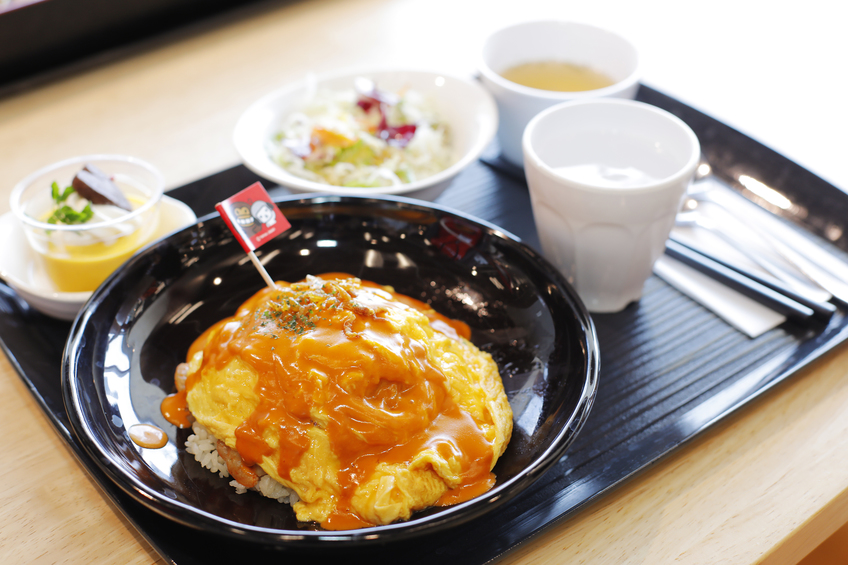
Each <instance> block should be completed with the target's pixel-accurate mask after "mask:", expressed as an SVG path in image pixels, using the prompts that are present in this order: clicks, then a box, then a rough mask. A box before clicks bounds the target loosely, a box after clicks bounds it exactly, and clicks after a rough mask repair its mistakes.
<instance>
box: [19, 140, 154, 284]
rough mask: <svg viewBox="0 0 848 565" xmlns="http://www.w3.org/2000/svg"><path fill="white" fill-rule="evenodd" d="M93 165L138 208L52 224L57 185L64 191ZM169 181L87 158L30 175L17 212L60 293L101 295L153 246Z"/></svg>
mask: <svg viewBox="0 0 848 565" xmlns="http://www.w3.org/2000/svg"><path fill="white" fill-rule="evenodd" d="M86 164H91V165H94V166H95V167H97V168H98V169H100V170H101V171H103V172H104V173H106V174H107V175H108V176H110V177H111V178H112V180H113V181H114V182H115V184H116V185H117V186H118V187H119V188H120V189H121V191H122V192H123V193H124V195H125V196H126V197H127V199H128V200H129V201H130V204H131V206H132V210H131V211H123V210H120V209H117V208H116V207H114V206H101V205H94V206H92V208H93V209H94V210H95V216H94V217H93V218H92V219H91V220H89V221H88V222H86V223H84V224H71V225H64V224H50V223H47V219H48V218H49V217H50V215H51V213H52V212H53V210H54V208H55V206H56V204H55V202H54V201H53V198H52V192H51V185H52V184H53V182H57V183H58V184H59V187H60V190H64V188H65V187H66V186H69V185H70V184H71V181H72V179H73V178H74V176H75V175H76V174H77V173H78V172H79V171H80V170H81V169H82V168H83V167H84V166H85V165H86ZM163 187H164V180H163V178H162V175H161V174H160V173H159V171H158V170H157V169H156V168H154V167H153V166H152V165H150V164H148V163H146V162H144V161H141V160H139V159H135V158H133V157H125V156H121V155H84V156H80V157H73V158H71V159H67V160H65V161H60V162H58V163H54V164H52V165H49V166H47V167H45V168H43V169H41V170H39V171H36V172H35V173H33V174H31V175H29V176H28V177H26V178H25V179H23V180H22V181H21V182H19V183H18V184H17V185H16V186H15V188H14V189H13V190H12V197H11V202H10V205H11V208H12V212H13V213H14V214H15V216H16V217H17V218H18V220H19V221H20V222H21V225H22V227H23V230H24V233H25V234H26V238H27V241H28V242H29V244H30V246H31V247H32V249H33V250H34V251H35V253H36V255H37V256H38V257H39V258H40V260H41V261H42V262H43V264H44V269H45V271H46V273H47V275H48V276H49V277H50V279H51V280H52V282H53V284H54V285H55V287H56V290H58V291H60V292H84V291H91V290H94V289H96V288H97V287H98V286H99V285H100V283H102V282H103V281H104V280H105V279H106V277H108V276H109V275H110V274H111V273H112V272H113V271H114V270H115V269H117V268H118V267H119V266H120V265H122V264H123V263H124V262H125V261H126V260H127V259H128V258H129V257H130V256H132V255H133V253H135V252H136V251H137V250H138V249H139V248H141V247H142V246H144V245H145V244H147V243H148V242H149V241H150V240H151V238H152V236H153V234H154V233H156V227H157V225H158V222H159V203H160V200H161V198H162V190H163Z"/></svg>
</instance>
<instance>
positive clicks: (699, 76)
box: [0, 0, 848, 565]
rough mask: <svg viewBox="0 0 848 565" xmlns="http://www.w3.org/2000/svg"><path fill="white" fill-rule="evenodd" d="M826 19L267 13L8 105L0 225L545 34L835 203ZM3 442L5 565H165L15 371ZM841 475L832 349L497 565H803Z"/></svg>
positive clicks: (846, 414)
mask: <svg viewBox="0 0 848 565" xmlns="http://www.w3.org/2000/svg"><path fill="white" fill-rule="evenodd" d="M835 6H836V3H828V2H825V1H812V2H805V3H804V4H803V5H799V6H795V7H794V8H792V9H791V10H789V9H788V8H787V9H783V8H780V7H778V6H777V5H776V4H774V3H766V2H755V1H746V0H736V1H730V0H716V1H714V2H711V3H699V5H697V6H695V5H694V4H692V3H681V2H675V1H672V0H645V1H643V2H638V3H637V2H629V1H626V0H610V1H599V2H568V1H541V0H538V1H537V0H525V1H522V2H484V1H482V0H473V1H472V0H468V1H464V0H315V1H309V2H298V3H276V4H275V3H271V4H268V5H267V6H266V7H263V8H261V9H251V10H250V11H247V12H245V13H243V14H240V15H238V16H237V17H227V18H223V19H221V20H219V21H218V22H216V23H215V24H214V25H204V26H198V27H196V28H194V29H192V30H190V31H188V32H183V33H179V34H174V35H171V36H169V37H167V38H164V39H160V40H157V41H151V42H149V43H148V44H147V45H145V46H144V47H143V48H140V49H135V50H131V51H127V52H125V53H123V54H122V55H121V56H120V57H118V58H117V59H115V60H112V61H110V62H107V63H100V64H94V65H92V66H89V67H87V68H83V69H78V70H76V71H75V72H73V73H70V74H68V75H67V76H64V77H61V78H56V79H54V80H51V81H48V82H46V83H44V84H40V85H38V86H35V87H32V88H28V89H25V90H22V91H20V92H18V93H16V94H13V95H9V96H6V97H5V98H0V162H2V166H0V213H5V212H6V211H8V209H9V206H8V193H9V191H10V190H11V188H12V186H13V185H14V184H15V183H16V182H17V181H18V180H20V179H21V178H22V177H24V176H25V175H26V174H28V173H29V172H31V171H33V170H35V169H36V168H39V167H41V166H43V165H46V164H48V163H50V162H53V161H56V160H59V159H62V158H65V157H69V156H72V155H78V154H83V153H94V152H109V153H125V154H130V155H135V156H138V157H140V158H143V159H145V160H148V161H151V162H153V163H155V164H156V165H157V166H158V167H160V168H161V170H162V171H163V173H164V175H165V177H166V181H167V184H168V186H169V187H175V186H178V185H180V184H182V183H185V182H187V181H191V180H194V179H197V178H200V177H203V176H205V175H208V174H211V173H214V172H217V171H219V170H221V169H224V168H227V167H230V166H232V165H234V164H236V163H237V162H238V159H237V156H236V154H235V151H234V149H233V147H232V144H231V141H230V135H231V132H232V128H233V126H234V124H235V121H236V119H237V118H238V116H239V114H240V113H241V112H242V111H243V110H244V109H245V108H246V107H247V106H248V105H249V104H250V103H251V102H252V101H253V100H255V99H256V98H258V97H259V96H261V95H262V94H264V93H266V92H268V91H269V90H271V89H274V88H276V87H279V86H282V85H284V84H286V83H288V82H291V81H293V80H297V79H300V78H301V77H302V76H304V74H305V73H306V72H310V71H312V72H319V73H320V72H324V71H330V70H335V69H338V68H341V67H349V66H362V67H373V66H381V67H393V66H405V67H415V68H428V69H438V70H441V71H444V72H451V73H454V74H469V73H471V72H473V71H474V68H475V66H476V62H477V56H478V53H479V49H480V45H481V44H482V41H483V38H484V37H485V36H486V35H487V34H488V33H489V32H490V31H492V30H494V29H496V28H497V27H499V26H501V25H504V24H507V23H509V22H512V21H517V20H523V19H535V18H546V17H551V18H558V19H572V20H578V21H586V22H589V23H594V24H596V25H600V26H602V27H606V28H609V29H612V30H615V31H618V32H620V33H622V34H624V35H626V36H627V37H629V38H631V39H632V40H633V41H634V43H636V45H637V46H638V48H639V50H640V53H641V55H642V59H643V74H644V77H645V82H647V83H648V84H650V85H652V86H654V87H656V88H659V89H660V90H663V91H664V92H667V93H669V94H671V95H673V96H677V97H679V98H681V99H682V100H683V101H684V102H687V103H689V104H691V105H693V106H695V107H697V108H699V109H701V110H702V111H705V112H706V113H708V114H711V115H713V116H715V117H718V118H720V119H722V120H724V121H726V122H728V123H729V124H730V125H732V126H734V127H737V128H738V129H740V130H742V131H744V132H745V133H748V134H749V135H752V136H753V137H755V138H756V139H758V140H760V141H763V142H764V143H766V144H768V145H770V146H772V147H773V148H776V149H778V150H779V151H781V152H783V153H784V154H786V155H787V156H788V157H790V158H792V159H794V160H796V161H797V162H799V163H801V164H802V165H804V166H806V167H808V168H810V169H811V170H812V171H813V172H815V173H816V174H818V175H820V176H822V177H824V178H826V179H827V180H830V181H831V182H833V183H834V184H836V185H837V186H840V187H843V188H845V187H848V172H847V171H846V168H845V167H844V159H845V157H844V155H845V153H846V149H848V143H846V141H845V138H844V132H845V131H848V111H846V105H845V104H844V102H843V98H844V93H845V89H844V87H845V85H843V84H842V81H843V74H844V73H843V72H842V70H841V69H842V66H843V61H842V59H843V58H844V54H845V53H848V38H846V36H845V34H844V33H843V32H842V30H841V29H840V25H839V22H840V21H841V20H840V19H839V18H838V17H837V15H838V14H836V13H833V12H831V11H832V10H836V9H837V8H836V7H835ZM0 47H2V38H0ZM0 253H2V250H0ZM0 315H2V314H0ZM57 381H58V375H57ZM0 430H2V433H0V437H1V438H2V440H0V441H2V443H0V446H2V447H0V449H2V452H3V453H5V454H6V459H7V461H10V462H11V463H12V464H11V465H10V466H9V470H8V471H7V474H6V478H7V484H8V488H6V489H4V491H3V493H2V494H0V563H122V564H124V563H126V564H137V563H139V564H140V563H162V562H163V561H162V560H161V559H160V558H159V557H158V556H157V555H156V554H155V553H154V552H152V550H151V549H150V548H149V546H148V545H147V544H146V543H145V542H144V541H143V539H141V537H140V536H139V535H138V534H137V533H136V532H134V531H133V529H132V527H130V526H129V525H128V524H127V523H126V521H125V520H124V519H123V518H122V517H121V515H120V512H119V511H118V510H117V509H115V508H113V507H111V505H110V503H109V502H108V501H107V500H106V499H105V498H104V497H103V496H102V495H101V493H100V492H99V491H98V489H97V487H96V485H95V484H94V483H93V482H92V481H91V480H89V478H88V477H87V476H86V474H85V472H84V471H83V470H82V468H81V467H80V466H79V465H78V464H77V463H76V461H75V460H74V458H73V456H72V455H71V454H70V453H69V451H68V450H67V449H66V448H65V446H64V444H63V442H62V441H61V440H60V438H59V437H58V435H57V434H56V433H55V432H54V431H53V429H52V427H51V425H50V423H49V422H48V421H47V419H46V417H45V416H43V414H42V413H41V411H40V409H39V407H38V406H37V404H36V403H35V401H34V400H33V399H32V397H31V395H30V393H29V391H28V390H27V388H26V387H25V386H24V384H23V383H22V381H20V379H19V378H18V376H17V373H16V372H15V370H14V369H13V367H12V366H11V365H10V363H9V361H8V360H7V359H6V358H5V356H0ZM846 453H848V349H846V348H841V349H840V350H839V351H836V352H834V353H832V354H830V355H828V356H827V357H826V358H825V359H823V360H822V361H820V362H818V363H816V364H815V365H814V366H812V367H810V368H809V369H807V370H805V371H804V372H803V373H801V374H799V375H798V376H796V377H794V378H793V379H792V380H791V381H790V382H788V383H786V384H785V385H783V386H781V387H779V388H778V389H777V390H775V391H772V392H771V393H769V394H768V395H766V397H765V398H763V399H760V400H758V401H757V402H755V403H754V404H753V405H751V406H749V407H746V408H745V409H744V410H742V411H741V412H740V413H738V414H736V415H735V416H733V417H731V418H729V419H728V420H726V421H724V422H722V423H720V424H719V425H717V426H715V427H714V428H713V429H712V430H710V431H709V432H707V433H706V434H704V435H703V436H702V437H700V438H698V439H696V440H695V441H694V442H692V443H691V444H690V445H688V446H686V447H684V448H682V449H680V450H678V451H677V452H676V453H674V454H673V455H672V456H671V457H669V458H667V459H666V460H664V461H662V462H661V463H660V464H658V465H657V466H656V467H654V468H653V469H651V470H649V471H647V472H645V473H644V474H642V475H641V476H640V477H638V478H637V479H635V480H633V481H632V482H630V483H628V484H627V485H625V486H624V487H622V488H619V489H618V490H616V491H614V492H612V493H611V494H609V495H608V496H606V497H605V498H603V499H602V500H601V501H600V502H599V503H597V504H594V505H593V506H591V507H589V508H588V509H586V510H585V511H583V512H581V513H580V514H579V515H577V516H576V517H575V518H573V519H571V520H570V521H568V522H566V523H564V524H561V525H559V526H557V527H555V528H553V529H552V530H551V531H549V532H547V533H546V534H544V535H542V536H540V537H539V538H538V539H536V540H533V541H532V542H531V543H528V544H527V545H526V546H523V547H521V548H519V549H518V550H516V551H515V552H514V553H513V554H511V555H510V556H508V557H507V558H505V559H504V561H503V562H504V563H510V564H513V563H514V564H537V563H564V562H568V563H593V564H594V563H603V564H606V563H614V564H619V563H632V564H652V565H653V564H665V563H685V564H698V563H740V564H751V563H767V564H776V563H795V562H797V561H798V560H799V559H800V558H801V557H803V556H804V555H805V554H806V553H807V552H809V551H810V550H811V549H812V548H814V547H815V546H816V545H817V544H818V543H819V542H821V541H822V540H824V539H825V538H826V537H827V536H828V535H829V534H830V533H832V532H833V531H835V530H836V529H837V528H838V527H839V526H841V525H842V524H843V523H845V522H846V521H848V465H845V464H844V462H845V455H846Z"/></svg>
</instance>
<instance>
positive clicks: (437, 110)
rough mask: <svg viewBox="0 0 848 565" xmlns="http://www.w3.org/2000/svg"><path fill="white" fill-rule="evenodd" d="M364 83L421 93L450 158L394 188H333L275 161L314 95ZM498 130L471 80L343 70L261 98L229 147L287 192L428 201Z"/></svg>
mask: <svg viewBox="0 0 848 565" xmlns="http://www.w3.org/2000/svg"><path fill="white" fill-rule="evenodd" d="M363 81H365V84H372V85H374V86H375V91H378V92H380V93H381V94H383V93H385V94H386V95H387V96H396V95H397V93H399V92H408V91H414V92H416V93H418V94H420V95H421V98H422V99H423V100H425V101H426V103H427V104H428V105H429V106H430V109H432V111H433V113H434V114H435V115H436V116H438V120H439V122H440V123H442V124H444V126H445V127H446V131H447V134H446V136H447V139H448V143H449V152H450V154H449V157H448V158H447V159H446V163H445V167H444V168H443V169H441V170H440V171H438V172H436V173H435V174H431V175H429V176H426V177H425V178H419V179H410V181H409V182H403V181H401V182H397V181H395V182H396V184H393V185H390V186H336V185H334V184H327V183H326V182H323V181H321V180H320V179H318V180H315V179H314V177H313V178H312V179H310V178H305V177H309V176H312V175H310V173H308V172H307V173H303V174H296V173H297V171H295V172H292V170H291V169H290V168H289V167H284V166H283V165H281V164H280V161H279V159H275V147H274V146H275V144H276V143H278V141H279V139H280V134H281V128H282V124H283V123H284V121H285V120H286V119H287V118H289V117H290V116H291V115H292V114H293V113H295V112H298V111H300V109H302V108H303V106H304V105H305V104H308V103H310V101H311V100H314V97H315V96H316V93H321V92H340V91H344V90H350V91H353V90H354V87H355V85H356V84H362V82H363ZM376 89H379V90H376ZM379 97H380V96H379V95H377V98H379ZM411 125H414V124H411ZM407 127H408V126H407ZM497 128H498V111H497V107H496V105H495V102H494V99H493V98H492V96H491V95H490V94H489V93H488V91H486V90H485V89H484V88H483V87H482V86H481V85H480V84H478V83H477V82H475V81H474V80H472V79H466V78H459V77H454V76H450V75H447V74H444V73H437V72H427V71H411V70H382V71H345V72H340V73H336V74H332V75H327V76H323V77H315V76H312V77H307V78H306V79H305V80H303V81H301V82H299V83H297V84H293V85H290V86H286V87H284V88H282V89H280V90H277V91H274V92H271V93H269V94H267V95H266V96H264V97H262V98H261V99H259V100H258V101H256V102H255V103H254V104H252V105H251V106H250V107H249V108H248V109H247V110H246V111H245V112H244V113H243V114H242V116H241V117H240V119H239V120H238V123H237V124H236V127H235V130H234V132H233V143H234V144H235V147H236V150H237V151H238V153H239V155H240V156H241V158H242V160H243V162H244V164H245V165H246V166H247V168H249V169H250V170H252V171H253V172H255V173H256V174H258V175H261V176H262V177H264V178H267V179H269V180H271V181H273V182H276V183H278V184H280V185H282V186H284V187H287V188H288V189H290V190H291V191H292V192H296V193H308V192H312V193H328V192H330V193H334V194H338V195H343V196H354V195H360V196H363V195H364V196H374V195H378V194H390V195H402V196H406V197H411V198H417V199H420V200H433V199H435V198H436V197H437V196H439V194H441V193H442V192H443V191H444V190H445V189H446V188H447V187H448V186H449V185H450V183H451V181H452V180H453V179H454V178H455V177H456V175H458V174H459V173H460V171H462V170H463V169H464V168H465V167H467V166H468V165H469V164H470V163H472V162H474V161H475V160H476V159H477V158H478V157H479V156H480V154H481V153H482V152H483V150H484V149H485V148H486V146H487V145H488V144H489V142H490V141H491V140H492V138H493V137H494V135H495V132H496V131H497ZM413 129H414V128H413ZM389 143H390V144H391V141H389ZM308 147H309V141H308V140H307V143H306V147H305V150H306V151H309V148H308ZM313 150H314V145H313ZM387 175H388V173H387Z"/></svg>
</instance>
